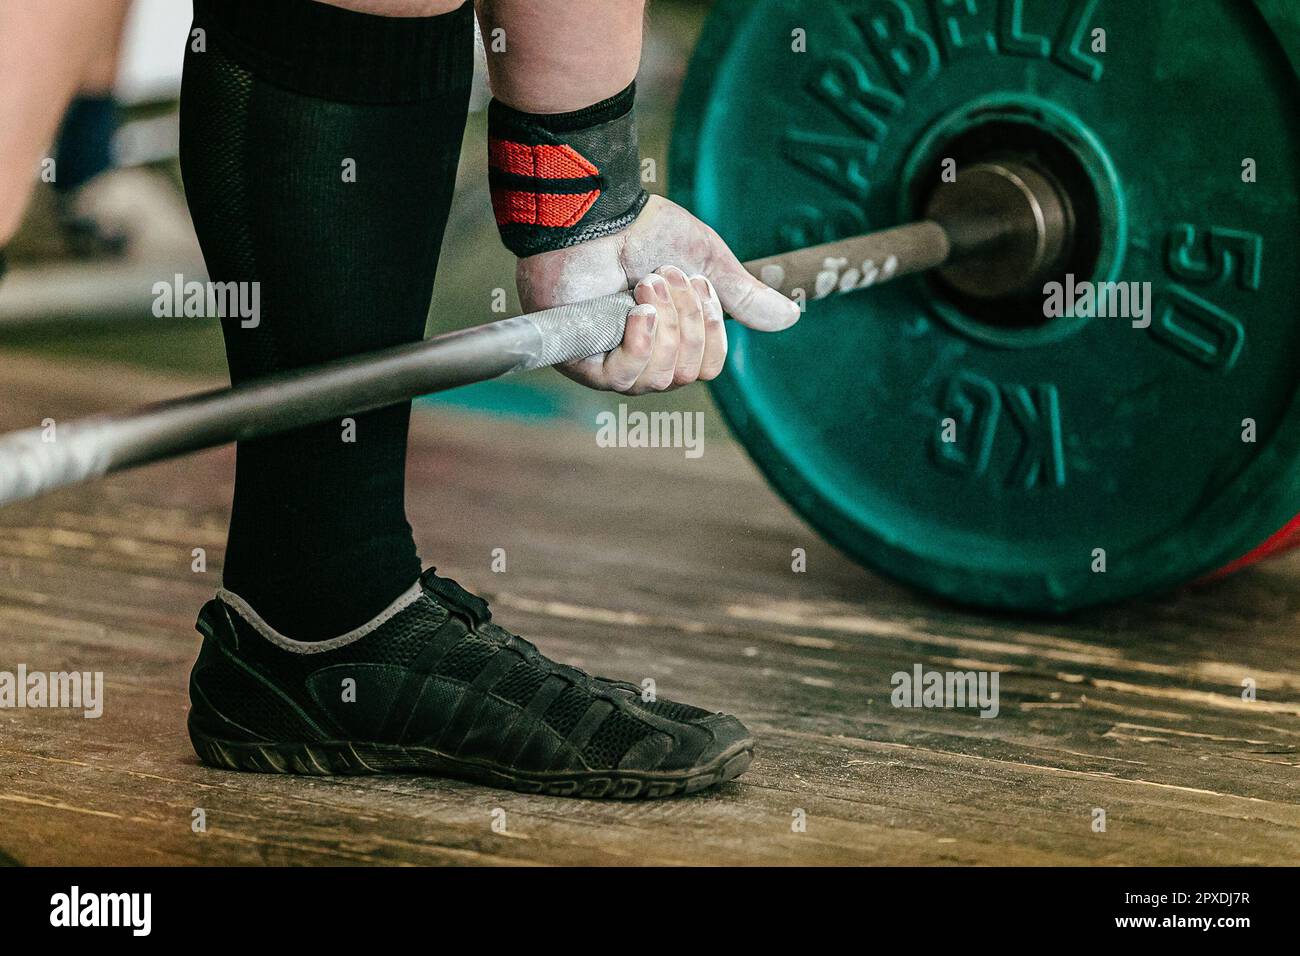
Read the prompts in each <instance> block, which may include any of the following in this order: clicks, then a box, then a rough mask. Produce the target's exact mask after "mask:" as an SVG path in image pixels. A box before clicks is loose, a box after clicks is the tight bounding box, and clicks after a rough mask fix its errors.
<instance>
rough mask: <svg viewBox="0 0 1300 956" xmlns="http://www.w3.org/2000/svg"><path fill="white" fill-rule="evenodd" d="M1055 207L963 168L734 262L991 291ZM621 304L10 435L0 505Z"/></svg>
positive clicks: (795, 278)
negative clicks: (916, 202)
mask: <svg viewBox="0 0 1300 956" xmlns="http://www.w3.org/2000/svg"><path fill="white" fill-rule="evenodd" d="M1067 206H1068V203H1067V202H1066V200H1065V199H1064V197H1063V196H1061V195H1060V194H1059V192H1058V191H1057V190H1056V189H1055V188H1054V187H1053V186H1052V184H1051V183H1050V181H1049V180H1048V179H1046V178H1045V177H1043V176H1042V175H1041V174H1039V173H1038V172H1037V171H1036V170H1033V169H1031V168H1029V167H1026V166H1019V165H1016V164H1014V163H989V164H976V165H973V166H972V167H971V168H970V169H969V170H966V171H964V172H963V173H962V175H960V176H958V177H957V180H956V181H955V182H953V183H947V184H942V185H941V186H940V187H939V188H937V189H936V191H935V194H934V200H933V202H932V204H931V207H930V208H931V209H932V210H933V212H934V215H935V218H927V219H924V220H922V221H919V222H916V223H912V224H910V225H905V226H900V227H897V228H893V229H886V230H883V231H879V232H872V233H867V234H864V235H859V236H854V237H851V238H847V239H843V240H840V241H837V242H830V243H825V244H821V245H817V246H812V247H807V248H803V249H795V250H791V251H789V252H786V253H782V254H779V255H774V256H769V257H767V258H763V259H757V260H754V261H751V262H747V263H745V268H746V269H747V270H748V271H749V272H750V273H751V274H753V275H754V276H756V277H758V278H760V279H761V280H763V281H764V282H766V283H767V284H769V285H771V286H772V287H774V288H777V289H779V290H780V291H781V292H782V293H784V294H786V295H790V296H796V297H806V298H811V299H820V298H826V297H827V296H829V295H833V294H838V293H846V292H854V291H859V290H861V289H864V288H866V287H868V286H872V285H880V284H884V283H887V282H890V281H893V280H895V279H899V278H902V277H904V276H909V275H915V274H917V273H921V272H926V271H929V270H933V269H940V270H942V269H944V268H945V267H950V268H957V267H958V266H960V269H961V274H962V276H963V277H969V276H970V275H977V274H978V273H979V271H980V270H981V269H983V270H984V271H986V272H988V273H989V274H991V275H996V276H997V277H998V278H997V280H996V281H997V283H998V288H997V289H996V290H994V291H996V292H998V293H1000V292H1002V291H1005V290H1004V289H1003V284H1005V283H1007V282H1008V281H1009V280H1008V276H1014V277H1015V278H1016V279H1017V280H1018V281H1019V282H1020V283H1021V284H1024V283H1031V284H1032V282H1033V281H1035V279H1036V277H1037V276H1039V275H1042V274H1047V273H1048V272H1050V270H1051V269H1052V267H1053V265H1054V262H1053V260H1054V258H1055V257H1056V256H1057V255H1059V253H1060V251H1061V249H1062V248H1063V247H1064V246H1065V245H1066V244H1067V243H1068V241H1069V240H1068V236H1067V234H1066V233H1067V231H1068V210H1067ZM971 210H974V211H973V212H972V211H971ZM966 281H969V279H968V278H967V279H966ZM634 305H635V301H634V299H633V297H632V295H631V293H630V292H626V291H624V292H617V293H613V294H610V295H606V296H601V297H599V298H595V299H589V300H587V301H584V302H578V303H573V304H569V305H561V306H557V307H555V308H550V309H544V310H541V311H538V312H532V313H528V314H525V315H519V316H515V317H513V318H508V319H502V320H499V321H496V322H491V323H488V324H485V325H480V326H477V327H473V328H470V329H465V330H461V331H456V332H448V333H444V334H442V335H437V336H434V337H432V338H429V339H426V340H424V341H422V342H418V343H413V344H409V345H401V346H396V347H393V348H389V349H384V350H380V351H376V352H371V353H368V354H365V355H360V356H355V357H349V358H345V359H341V360H338V361H335V362H330V363H327V364H324V365H321V366H317V367H314V368H307V369H299V370H294V371H291V372H285V373H280V374H276V375H271V376H267V377H265V378H262V379H258V380H256V381H253V382H248V383H245V384H242V385H239V386H236V387H233V388H223V389H216V390H213V391H208V392H203V393H200V394H196V395H190V396H185V397H181V398H175V399H170V400H166V401H162V402H158V403H156V404H152V405H148V406H145V407H142V408H138V409H135V410H133V411H128V412H124V413H109V414H98V415H93V416H89V417H85V418H80V419H76V420H74V421H71V422H67V423H62V424H60V423H58V422H55V423H54V426H53V428H47V427H32V428H28V429H24V430H21V431H15V432H10V433H8V434H6V435H3V436H0V506H3V505H7V504H11V503H13V502H16V501H20V500H23V499H28V498H33V497H37V496H39V495H43V494H45V493H47V492H50V491H53V490H55V489H57V488H63V487H67V486H69V485H75V484H79V483H82V482H86V481H90V480H92V479H95V478H98V477H100V476H103V475H106V474H109V473H111V472H116V471H122V470H125V469H129V468H135V467H138V466H141V465H146V464H149V463H151V462H156V461H160V460H163V459H167V458H174V457H177V456H180V455H185V454H189V453H191V452H196V451H201V450H203V449H207V448H213V447H216V446H219V445H224V444H227V443H229V442H233V441H245V440H248V439H253V438H263V437H266V436H269V435H274V434H277V433H280V432H284V431H289V430H291V429H294V428H298V427H301V426H304V425H310V424H314V423H317V422H322V421H328V420H330V419H333V418H337V417H340V416H344V415H349V414H359V413H362V412H366V411H370V410H372V409H376V408H382V407H384V406H387V405H392V404H395V403H397V402H401V401H408V400H410V399H413V398H416V397H418V396H421V395H428V394H432V393H434V392H441V391H446V390H448V389H453V388H457V387H460V386H462V385H469V384H473V383H475V382H483V381H487V380H489V379H494V378H498V377H501V376H504V375H511V374H515V373H518V372H525V371H531V370H534V369H540V368H545V367H549V366H552V365H557V364H560V363H563V362H568V361H572V360H574V359H580V358H584V357H586V356H589V355H595V354H599V353H601V352H607V351H609V350H611V349H613V348H615V347H617V346H618V344H619V343H620V342H621V341H622V339H623V329H624V324H625V320H626V317H627V313H628V310H629V309H631V308H632V307H633V306H634Z"/></svg>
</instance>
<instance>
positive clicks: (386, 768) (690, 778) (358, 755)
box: [189, 722, 754, 800]
mask: <svg viewBox="0 0 1300 956" xmlns="http://www.w3.org/2000/svg"><path fill="white" fill-rule="evenodd" d="M189 732H190V742H191V743H192V744H193V745H194V752H195V753H196V754H198V757H199V760H201V761H202V762H203V763H205V764H207V765H208V766H210V767H217V768H219V769H222V770H242V771H251V772H254V773H290V774H304V775H308V776H317V777H324V776H333V775H352V776H356V775H361V774H379V773H423V774H433V775H436V776H442V777H454V778H456V779H459V780H468V781H471V782H473V783H484V784H487V785H489V786H493V787H501V788H505V789H513V790H517V791H519V792H520V793H537V794H545V795H547V796H555V797H581V798H584V799H589V800H638V799H655V798H660V797H673V796H679V795H685V794H688V793H698V792H699V791H701V790H705V789H708V788H709V787H714V786H717V785H719V784H723V783H726V782H727V781H728V780H734V779H735V778H736V777H739V776H740V775H741V774H742V773H744V772H745V771H746V770H747V769H749V764H750V761H752V760H753V759H754V741H753V740H742V741H739V742H737V743H735V744H733V745H732V746H731V747H729V748H727V750H725V751H723V752H722V753H721V754H719V755H718V756H717V757H715V758H714V759H713V760H712V761H710V762H709V763H708V764H706V765H705V766H703V767H693V768H691V769H690V770H680V771H669V772H665V773H653V772H648V773H635V772H632V771H626V770H620V771H616V772H613V773H608V772H604V771H595V770H593V771H585V772H583V773H579V774H573V773H567V774H562V775H555V776H551V775H546V774H520V773H509V772H507V771H504V770H499V769H496V768H493V767H488V766H485V765H483V764H478V763H471V762H469V761H465V760H460V759H457V758H455V757H451V756H449V755H447V754H444V753H441V752H440V751H437V750H434V749H433V748H431V747H403V746H400V745H398V744H379V743H363V742H359V741H347V740H327V741H321V742H318V743H310V744H305V743H288V742H281V741H265V742H261V743H247V742H242V741H233V740H220V739H218V738H216V737H213V736H210V735H209V734H207V733H205V732H204V731H203V730H202V729H200V728H199V727H196V726H195V725H194V723H193V722H190V723H189Z"/></svg>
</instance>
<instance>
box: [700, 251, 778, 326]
mask: <svg viewBox="0 0 1300 956" xmlns="http://www.w3.org/2000/svg"><path fill="white" fill-rule="evenodd" d="M704 273H705V275H707V276H708V277H709V281H711V282H712V283H713V287H714V288H715V289H717V291H718V298H719V300H720V301H721V302H722V307H723V308H724V309H725V310H726V311H727V314H729V315H730V316H731V317H732V318H734V319H735V320H736V321H737V322H739V323H740V324H741V325H745V326H748V327H749V328H751V329H757V330H758V331H760V332H779V331H781V329H788V328H789V327H790V326H792V325H794V324H795V323H796V322H798V321H799V306H797V305H796V304H795V303H794V302H792V301H791V300H789V299H787V298H786V297H785V296H783V295H782V294H781V293H780V292H777V291H776V290H775V289H773V288H771V287H769V286H766V285H764V284H763V283H762V282H759V281H758V280H757V279H755V278H754V277H753V276H752V275H750V274H749V273H748V272H746V271H745V267H744V266H742V265H741V264H740V260H739V259H737V258H736V257H735V255H734V254H733V253H732V251H731V250H730V249H728V248H727V245H726V243H724V242H723V241H722V239H721V238H718V237H717V236H716V234H715V236H714V246H713V253H712V255H711V256H710V257H709V262H708V267H707V268H706V269H705V270H704Z"/></svg>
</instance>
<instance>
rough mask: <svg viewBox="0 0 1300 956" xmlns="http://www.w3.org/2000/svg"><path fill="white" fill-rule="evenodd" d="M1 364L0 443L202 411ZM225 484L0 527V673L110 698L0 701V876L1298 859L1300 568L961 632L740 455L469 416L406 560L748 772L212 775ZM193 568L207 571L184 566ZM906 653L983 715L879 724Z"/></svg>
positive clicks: (954, 615) (95, 372)
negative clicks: (194, 716)
mask: <svg viewBox="0 0 1300 956" xmlns="http://www.w3.org/2000/svg"><path fill="white" fill-rule="evenodd" d="M0 368H3V369H4V371H3V372H0V382H2V385H0V395H2V396H3V401H0V427H2V428H6V429H8V428H12V427H16V426H19V425H26V424H30V423H34V422H38V421H39V420H40V419H41V418H43V417H46V416H53V417H55V418H56V419H58V418H66V417H68V416H70V415H72V414H76V413H83V412H86V411H90V410H93V409H97V408H112V407H118V406H122V405H129V404H132V403H135V402H139V401H142V400H146V399H152V398H156V397H161V396H164V395H169V394H176V393H179V392H183V391H188V390H190V389H191V388H193V387H194V385H195V383H193V382H185V381H167V380H162V379H156V378H151V377H146V376H144V375H141V374H135V373H128V372H124V371H122V370H120V369H111V368H94V367H89V366H83V367H71V366H68V365H64V364H55V363H48V364H47V363H42V362H40V361H34V360H32V359H30V358H27V357H23V358H15V357H12V356H7V355H0ZM232 461H233V458H232V454H231V452H230V450H228V449H226V450H220V451H216V452H210V453H206V454H204V455H200V456H195V457H191V458H187V459H185V460H183V461H178V462H171V463H165V464H161V465H157V466H154V467H151V468H149V469H147V470H144V471H141V472H137V473H134V474H130V475H126V476H118V477H115V478H113V479H112V480H109V481H106V482H103V483H100V484H97V485H94V486H92V487H86V488H81V489H74V490H67V491H64V492H61V493H59V494H57V495H55V496H52V497H49V498H46V499H44V500H41V501H38V502H30V503H26V504H24V505H20V506H17V507H13V508H9V509H5V510H3V511H0V670H9V671H13V670H15V669H16V667H17V665H18V664H19V663H24V664H26V665H27V666H28V667H29V668H30V669H41V670H70V669H79V670H100V671H103V672H104V673H105V677H106V683H107V688H106V702H105V710H104V715H103V717H101V718H100V719H98V720H87V719H84V718H83V717H81V716H79V715H74V714H72V713H69V712H67V711H52V710H42V711H36V710H23V711H17V710H0V859H4V858H7V859H8V860H9V861H12V862H17V863H21V864H27V865H38V864H187V863H206V864H256V863H268V864H368V863H380V864H490V863H520V864H545V863H560V864H607V863H620V864H660V863H664V864H675V863H705V864H796V863H815V864H907V863H910V864H971V863H974V864H1090V863H1096V864H1132V865H1136V864H1278V863H1287V864H1296V863H1300V772H1298V770H1297V767H1298V766H1300V751H1298V745H1300V671H1297V668H1296V666H1295V660H1296V648H1297V646H1300V560H1291V561H1289V562H1284V563H1280V564H1275V565H1272V566H1270V567H1268V568H1265V569H1261V570H1256V571H1252V572H1249V573H1247V574H1245V575H1242V576H1240V577H1238V578H1236V579H1234V580H1232V581H1229V582H1227V583H1224V584H1222V585H1218V586H1215V587H1212V588H1208V589H1201V590H1197V591H1185V592H1183V593H1181V594H1178V595H1176V596H1173V597H1166V598H1162V599H1158V600H1151V601H1143V602H1139V603H1133V604H1130V605H1128V606H1125V607H1121V608H1115V609H1111V610H1107V611H1104V612H1100V613H1094V614H1089V615H1086V616H1083V617H1079V618H1076V619H1074V620H1071V621H1068V622H1059V621H1043V620H1027V619H1019V620H1015V619H1006V618H997V617H992V616H984V615H978V614H972V613H966V612H962V611H959V610H955V609H952V608H948V607H944V606H940V605H937V604H935V603H933V602H930V601H927V600H925V599H923V598H920V597H918V596H916V595H913V594H910V593H908V592H907V591H905V590H903V589H901V588H899V587H897V586H895V585H893V584H891V583H889V582H887V581H885V580H883V579H881V578H878V577H876V576H874V575H871V574H868V573H866V572H864V571H862V570H861V569H859V568H858V567H857V566H856V565H854V564H853V563H851V562H850V561H848V560H847V559H845V558H844V557H842V556H840V555H838V554H837V553H836V552H834V551H833V550H832V549H830V548H829V547H828V546H826V545H823V544H821V543H820V542H819V541H818V539H817V538H816V537H815V536H814V535H813V534H812V533H811V532H810V531H809V530H808V529H807V528H805V527H804V526H803V525H802V524H801V523H800V522H799V520H798V519H797V518H795V517H794V516H793V515H792V514H791V513H790V512H789V511H788V510H787V509H786V508H785V507H784V506H783V505H782V504H781V503H780V502H779V501H778V500H777V499H776V498H775V497H774V496H773V494H772V493H771V492H770V491H768V490H767V488H766V487H765V486H764V484H763V483H762V481H761V480H760V479H759V477H758V476H757V474H756V473H755V471H754V470H753V468H752V467H751V466H750V465H749V464H748V462H747V460H746V459H745V458H744V456H743V454H742V453H741V452H740V450H739V449H737V448H736V447H733V446H727V447H724V446H723V445H722V444H720V443H718V442H714V443H713V445H712V446H710V447H709V448H708V452H707V454H706V455H705V456H704V458H703V459H700V460H697V461H686V460H685V459H684V458H683V457H682V455H681V453H680V452H673V451H666V450H665V451H622V452H618V451H609V450H601V449H598V448H597V447H596V444H595V441H594V438H593V435H592V433H591V432H589V431H582V430H580V429H577V428H575V427H572V426H551V427H546V426H537V425H535V424H534V425H524V424H520V423H516V422H511V421H506V420H496V419H485V418H479V417H474V416H468V415H465V414H462V413H439V414H436V415H435V414H425V415H423V416H421V418H420V421H419V423H418V425H417V426H416V429H415V435H414V440H413V451H412V460H411V469H412V474H413V476H414V491H413V493H412V502H411V512H412V519H413V521H414V523H415V524H416V526H417V528H418V534H419V538H420V543H421V548H422V551H423V554H424V555H425V558H426V560H429V561H432V562H433V563H436V564H437V565H438V566H439V567H440V568H441V569H443V570H444V571H445V572H446V573H448V574H451V575H452V576H454V577H456V578H458V579H460V580H461V581H462V582H463V583H464V584H466V585H467V586H470V587H472V588H474V589H477V590H479V591H480V592H482V593H483V594H485V595H486V596H488V597H489V598H490V599H491V600H492V602H493V606H494V609H495V613H496V615H497V617H498V619H500V620H501V621H502V622H503V623H505V624H507V625H509V626H511V627H512V628H513V629H515V630H517V631H519V632H521V633H523V634H524V635H525V636H527V637H530V638H532V639H533V640H535V641H536V642H537V643H538V644H540V645H541V647H542V648H543V649H544V650H546V651H548V652H550V653H551V654H552V655H554V656H557V657H559V658H561V659H563V660H566V661H571V662H573V663H575V664H578V665H581V666H583V667H587V668H591V669H593V670H595V671H596V672H598V673H602V674H610V675H613V676H620V677H625V678H628V679H634V680H638V681H639V680H641V679H642V678H644V677H653V678H654V679H655V681H656V683H657V686H658V690H659V693H660V694H662V695H663V696H666V697H673V698H679V699H683V700H687V701H691V702H695V703H698V704H702V705H706V706H709V707H713V708H718V709H723V708H725V709H727V710H730V711H732V712H734V713H736V714H738V715H739V716H741V717H742V718H743V719H744V720H745V721H746V722H747V723H748V724H749V726H750V727H751V728H752V729H753V730H754V731H755V732H756V733H757V735H758V737H759V740H760V749H759V751H758V754H757V757H756V760H755V762H754V765H753V767H752V768H751V770H750V771H749V773H747V774H746V775H745V776H743V777H742V778H741V779H740V780H739V781H737V782H735V783H733V784H730V785H728V786H726V787H725V788H723V789H721V790H720V791H717V792H714V793H711V794H708V795H703V796H698V797H694V798H686V799H678V800H672V801H666V802H651V803H631V804H625V803H593V802H585V801H570V800H564V799H558V798H539V797H530V796H521V795H516V794H512V793H508V792H501V791H494V790H489V789H484V788H481V787H477V786H472V785H468V784H463V783H457V782H450V781H443V780H437V779H430V778H419V777H405V778H396V777H374V778H331V779H311V778H296V777H279V776H262V775H252V774H236V773H228V772H220V771H216V770H211V769H208V768H205V767H203V766H201V765H199V764H198V762H197V761H196V759H195V757H194V755H193V753H192V752H191V750H190V746H189V743H188V740H187V738H186V736H185V732H184V719H185V712H186V708H187V701H186V694H185V681H186V675H187V673H188V668H189V666H190V663H191V661H192V660H193V657H194V655H195V652H196V649H197V647H198V636H197V634H195V633H194V631H193V619H194V615H195V612H196V610H197V608H198V607H199V605H200V604H201V603H202V602H203V601H204V600H205V599H206V598H207V597H208V596H209V595H210V594H211V592H212V591H213V589H214V587H215V586H216V584H217V581H218V579H219V574H220V567H219V566H220V559H221V549H222V542H223V534H224V529H225V522H226V507H227V500H228V497H229V494H230V486H231V477H232ZM196 547H202V548H205V549H207V553H208V555H209V558H210V561H209V565H208V571H207V573H206V574H195V573H193V572H192V571H191V570H190V563H191V560H192V559H191V551H192V549H193V548H196ZM497 547H501V548H505V549H506V554H507V562H508V563H507V571H506V573H504V574H494V573H492V572H491V570H490V567H489V562H490V559H491V550H492V549H493V548H497ZM794 547H804V548H806V549H807V551H808V560H809V570H808V573H806V574H793V573H791V570H790V551H791V549H792V548H794ZM916 663H920V664H922V665H923V666H924V667H925V668H927V669H938V670H958V669H960V670H965V669H996V670H999V671H1000V672H1001V714H1000V716H999V717H998V718H996V719H993V720H986V719H980V718H979V717H977V716H976V715H975V714H974V713H973V712H972V711H957V710H899V709H895V708H893V707H892V706H891V705H890V701H889V693H890V675H891V674H893V673H894V672H895V671H899V670H910V669H911V668H912V666H913V665H914V664H916ZM1246 678H1251V679H1253V680H1254V681H1255V682H1256V683H1257V686H1258V700H1257V701H1256V702H1253V703H1250V702H1245V701H1243V700H1242V699H1241V682H1242V681H1243V680H1244V679H1246ZM195 808H202V809H203V810H204V812H205V814H206V822H207V830H206V832H203V833H195V832H194V831H193V829H192V827H191V821H192V818H193V812H194V809H195ZM1094 808H1101V809H1104V810H1105V812H1106V824H1107V825H1106V831H1105V832H1104V833H1097V832H1094V831H1093V828H1092V822H1093V812H1094ZM499 811H503V812H504V820H505V824H506V829H505V832H504V833H498V832H496V831H494V829H493V821H494V819H500V818H501V814H500V812H499ZM798 811H803V814H804V815H805V818H806V830H805V831H804V832H795V829H794V828H792V822H794V820H795V819H796V817H797V816H798V815H799V814H798Z"/></svg>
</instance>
